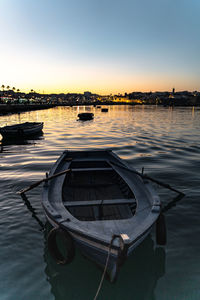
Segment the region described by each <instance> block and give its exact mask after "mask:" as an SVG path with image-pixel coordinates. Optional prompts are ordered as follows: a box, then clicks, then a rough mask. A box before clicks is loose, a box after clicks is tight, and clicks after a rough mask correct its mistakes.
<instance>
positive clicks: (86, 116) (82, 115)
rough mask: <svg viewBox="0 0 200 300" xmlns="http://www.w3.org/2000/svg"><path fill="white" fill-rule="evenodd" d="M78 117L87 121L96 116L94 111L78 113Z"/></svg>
mask: <svg viewBox="0 0 200 300" xmlns="http://www.w3.org/2000/svg"><path fill="white" fill-rule="evenodd" d="M78 117H79V119H80V120H83V121H87V120H92V119H93V118H94V114H93V113H80V114H78Z"/></svg>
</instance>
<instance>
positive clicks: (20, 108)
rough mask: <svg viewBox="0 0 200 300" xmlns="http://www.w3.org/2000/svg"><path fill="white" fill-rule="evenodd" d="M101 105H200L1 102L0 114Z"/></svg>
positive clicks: (188, 105)
mask: <svg viewBox="0 0 200 300" xmlns="http://www.w3.org/2000/svg"><path fill="white" fill-rule="evenodd" d="M101 105H129V106H135V105H140V106H141V105H147V106H149V105H153V106H156V105H157V106H163V107H193V106H194V107H200V105H197V104H196V105H194V104H187V105H183V104H180V105H164V104H151V103H145V104H137V103H126V102H119V103H116V102H110V101H109V102H108V101H106V102H99V101H98V102H94V103H91V102H85V103H76V102H74V103H59V104H0V116H3V115H7V114H17V113H21V112H26V111H34V110H42V109H49V108H53V107H58V106H69V107H73V106H94V107H96V106H101Z"/></svg>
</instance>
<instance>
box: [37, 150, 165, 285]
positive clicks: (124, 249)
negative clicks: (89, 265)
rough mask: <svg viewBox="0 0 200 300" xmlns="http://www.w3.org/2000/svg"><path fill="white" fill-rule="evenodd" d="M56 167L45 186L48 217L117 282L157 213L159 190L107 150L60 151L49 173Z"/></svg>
mask: <svg viewBox="0 0 200 300" xmlns="http://www.w3.org/2000/svg"><path fill="white" fill-rule="evenodd" d="M64 170H66V171H67V175H66V174H63V173H62V172H63V171H64ZM69 170H70V172H69ZM59 172H61V174H63V175H61V176H58V177H56V178H55V179H53V180H51V181H50V182H46V183H45V185H44V188H43V201H42V204H43V208H44V211H45V214H46V216H47V219H48V220H49V222H50V223H51V224H52V226H53V227H56V228H61V229H62V230H64V231H66V232H67V233H68V234H70V236H71V237H72V239H73V240H74V242H75V245H76V246H77V247H78V248H79V249H80V250H81V252H82V254H83V255H84V256H86V257H87V258H89V259H90V260H92V261H94V262H95V263H96V264H97V265H98V266H100V267H101V268H103V269H104V268H105V267H106V271H107V274H108V277H109V279H110V281H115V279H116V277H117V274H118V271H119V268H120V266H121V265H123V263H124V262H125V261H126V259H127V257H128V256H129V255H131V254H132V253H133V252H134V249H135V248H136V247H137V246H138V245H139V244H140V243H141V242H142V241H143V240H144V239H145V238H146V237H147V235H148V234H149V233H150V231H151V228H152V226H153V224H154V223H155V222H156V220H157V218H158V216H159V215H160V200H159V197H158V195H157V194H156V192H155V191H154V189H153V187H152V186H151V185H150V183H149V182H148V181H147V180H145V181H143V180H142V178H141V177H140V176H138V173H137V172H135V171H134V169H133V170H131V169H130V168H128V166H127V165H126V164H125V163H123V161H122V160H120V158H118V157H117V156H116V155H115V154H114V153H112V151H109V150H100V151H98V150H97V151H66V152H63V155H62V156H61V157H60V158H59V159H58V161H57V162H56V163H55V165H54V166H53V168H52V169H51V171H50V174H49V175H50V176H52V175H54V174H59ZM99 174H100V175H99ZM94 191H95V193H94ZM115 216H116V217H115ZM107 260H108V261H107Z"/></svg>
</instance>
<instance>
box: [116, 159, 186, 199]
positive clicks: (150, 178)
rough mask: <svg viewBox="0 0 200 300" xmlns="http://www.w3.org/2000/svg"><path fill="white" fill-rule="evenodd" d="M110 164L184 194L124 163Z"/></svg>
mask: <svg viewBox="0 0 200 300" xmlns="http://www.w3.org/2000/svg"><path fill="white" fill-rule="evenodd" d="M110 164H111V165H115V166H117V167H119V168H122V169H125V170H128V171H130V172H132V173H135V174H136V175H138V176H140V177H142V178H143V179H147V180H150V181H153V182H155V183H157V184H158V185H160V186H162V187H165V188H166V189H169V190H171V191H173V192H176V193H178V194H180V195H183V196H184V195H185V194H184V193H182V192H180V191H178V190H176V189H174V188H173V187H171V186H170V185H169V184H167V183H164V182H161V181H158V180H156V179H154V178H152V177H150V176H148V175H144V174H142V173H139V172H137V171H135V170H132V169H130V168H128V167H126V166H124V165H120V164H118V163H115V162H110Z"/></svg>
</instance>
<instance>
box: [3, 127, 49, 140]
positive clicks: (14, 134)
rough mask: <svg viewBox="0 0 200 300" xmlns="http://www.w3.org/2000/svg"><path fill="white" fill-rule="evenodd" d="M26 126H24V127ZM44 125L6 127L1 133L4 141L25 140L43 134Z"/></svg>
mask: <svg viewBox="0 0 200 300" xmlns="http://www.w3.org/2000/svg"><path fill="white" fill-rule="evenodd" d="M23 125H24V126H23ZM42 129H43V123H35V124H34V125H33V126H28V125H27V126H26V123H24V124H19V126H17V125H14V126H5V127H3V128H0V133H1V135H2V136H3V138H4V139H6V138H19V137H20V138H25V137H29V136H33V135H37V134H39V133H41V132H42Z"/></svg>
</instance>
